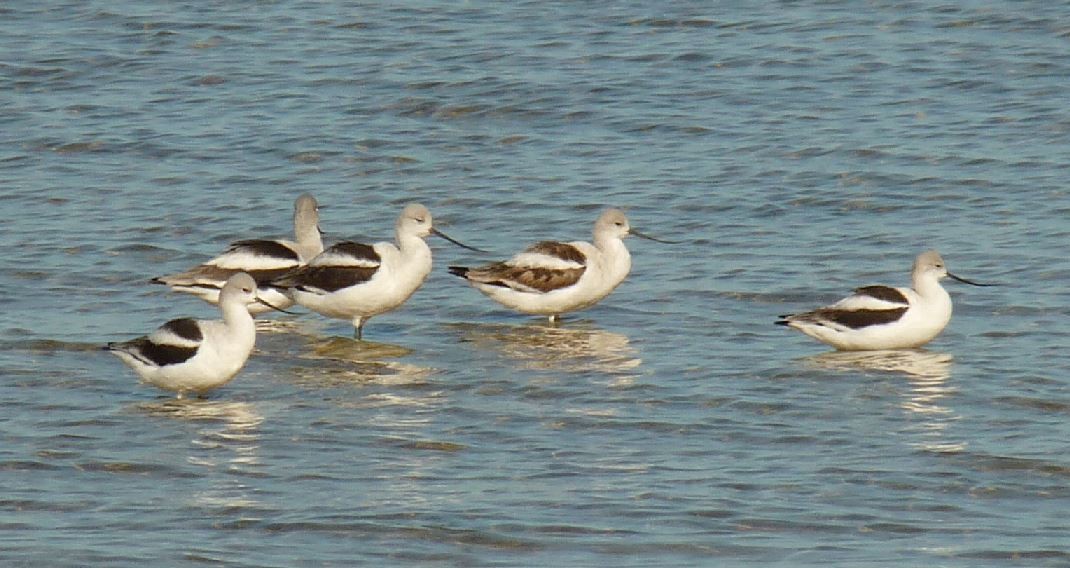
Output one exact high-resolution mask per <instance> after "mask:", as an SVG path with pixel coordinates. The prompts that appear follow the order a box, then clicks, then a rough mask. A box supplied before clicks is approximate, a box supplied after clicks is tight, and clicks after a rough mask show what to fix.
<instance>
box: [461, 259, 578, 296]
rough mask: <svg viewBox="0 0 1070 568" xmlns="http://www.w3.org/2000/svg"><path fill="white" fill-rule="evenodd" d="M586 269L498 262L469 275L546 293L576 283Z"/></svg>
mask: <svg viewBox="0 0 1070 568" xmlns="http://www.w3.org/2000/svg"><path fill="white" fill-rule="evenodd" d="M585 270H586V268H570V269H559V268H558V269H550V268H526V267H520V266H509V265H507V264H504V263H498V264H492V265H490V266H488V267H486V268H481V269H476V270H473V271H471V272H469V275H470V276H476V278H474V279H475V280H476V281H478V282H483V283H485V284H491V285H494V286H502V287H506V288H514V289H519V290H522V291H525V292H526V291H530V290H532V289H534V290H538V291H539V292H543V293H545V292H553V291H554V290H557V289H559V288H565V287H568V286H571V285H573V284H575V283H576V282H577V281H578V280H579V279H580V277H581V276H583V273H584V271H585ZM473 273H478V274H473ZM525 288H526V289H525Z"/></svg>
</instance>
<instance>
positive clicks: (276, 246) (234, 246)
mask: <svg viewBox="0 0 1070 568" xmlns="http://www.w3.org/2000/svg"><path fill="white" fill-rule="evenodd" d="M238 251H243V252H248V253H249V254H253V255H256V256H269V257H271V258H282V259H286V260H292V261H294V262H301V257H300V256H298V254H297V251H295V250H293V249H291V248H290V247H288V246H286V245H284V244H282V243H280V242H278V241H269V240H263V239H250V240H245V241H237V242H234V243H231V244H230V249H228V250H227V252H238Z"/></svg>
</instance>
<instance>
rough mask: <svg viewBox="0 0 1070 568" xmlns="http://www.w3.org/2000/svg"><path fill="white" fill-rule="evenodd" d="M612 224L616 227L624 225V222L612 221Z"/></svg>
mask: <svg viewBox="0 0 1070 568" xmlns="http://www.w3.org/2000/svg"><path fill="white" fill-rule="evenodd" d="M613 224H614V225H616V226H618V227H623V226H624V223H621V222H620V221H617V222H616V223H613Z"/></svg>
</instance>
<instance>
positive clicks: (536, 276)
mask: <svg viewBox="0 0 1070 568" xmlns="http://www.w3.org/2000/svg"><path fill="white" fill-rule="evenodd" d="M629 235H635V236H637V237H640V238H643V239H648V240H651V241H657V242H661V243H671V242H672V241H664V240H661V239H655V238H653V237H650V236H648V235H644V234H643V233H640V232H638V231H636V230H635V229H632V228H631V225H630V224H629V223H628V218H627V217H626V216H625V215H624V212H623V211H621V210H620V209H607V210H606V211H605V212H603V213H602V214H601V215H600V216H599V217H598V220H597V221H595V223H594V244H591V243H588V242H584V241H573V242H568V243H563V242H557V241H542V242H539V243H535V244H534V245H532V246H530V247H528V248H527V249H526V250H524V251H523V252H521V253H520V254H517V255H516V256H514V257H513V258H511V259H509V260H506V261H504V262H495V263H492V264H488V265H486V266H480V267H477V268H468V267H466V266H451V267H450V273H451V274H454V275H456V276H460V277H461V278H464V279H465V280H467V281H468V283H469V284H471V285H472V286H474V287H475V288H476V289H477V290H479V291H480V292H482V293H484V294H486V295H487V296H489V297H490V298H491V299H492V300H494V301H496V302H498V303H499V304H502V305H503V306H505V307H507V308H512V309H514V310H516V311H518V312H522V313H525V314H533V315H543V316H549V318H550V321H551V322H554V321H557V319H558V318H559V317H560V316H561V314H564V313H567V312H574V311H577V310H582V309H585V308H589V307H591V306H593V305H595V304H596V303H598V302H599V301H601V300H602V299H603V298H605V297H606V296H608V295H609V294H610V292H612V291H613V290H614V289H615V288H616V287H617V286H618V285H620V283H621V282H623V281H624V278H625V277H626V276H628V272H629V271H630V270H631V268H632V257H631V255H630V254H629V253H628V249H627V247H625V246H624V240H623V239H624V238H625V237H627V236H629Z"/></svg>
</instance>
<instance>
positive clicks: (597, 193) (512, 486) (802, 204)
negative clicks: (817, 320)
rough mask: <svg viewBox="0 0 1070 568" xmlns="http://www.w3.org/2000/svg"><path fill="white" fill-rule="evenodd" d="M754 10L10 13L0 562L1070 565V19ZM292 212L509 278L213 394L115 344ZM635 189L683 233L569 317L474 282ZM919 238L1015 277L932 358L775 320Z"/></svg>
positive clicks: (645, 254) (187, 7)
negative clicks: (421, 212)
mask: <svg viewBox="0 0 1070 568" xmlns="http://www.w3.org/2000/svg"><path fill="white" fill-rule="evenodd" d="M395 4H404V6H397V5H395ZM724 4H725V5H721V6H712V7H711V6H710V5H708V3H705V2H674V3H671V4H668V3H667V4H664V5H660V4H659V3H653V4H651V3H649V2H624V3H615V4H612V5H607V6H603V5H597V6H596V5H589V4H588V3H570V2H566V3H553V2H519V3H497V2H479V1H473V2H441V3H423V2H410V3H375V2H371V3H351V2H298V3H276V2H251V1H240V0H239V1H234V2H223V3H195V2H173V3H158V2H148V1H144V0H117V1H112V2H73V1H67V2H59V1H57V2H43V3H37V2H22V1H16V2H8V3H5V4H4V5H3V6H0V31H2V33H0V54H2V56H0V85H2V88H0V103H2V107H0V108H3V111H2V113H0V203H2V204H3V208H4V211H5V213H6V214H5V221H4V223H3V224H2V225H0V245H2V247H3V251H4V258H5V263H4V267H5V270H3V271H2V272H0V342H2V344H3V349H2V350H0V376H2V380H0V403H2V405H3V408H4V411H3V413H2V414H0V433H2V434H0V435H2V444H0V513H2V516H0V564H3V565H5V566H22V565H25V566H39V565H48V566H90V565H92V566H135V565H136V566H142V565H144V563H145V562H146V561H149V560H155V561H156V562H157V564H162V565H175V564H186V563H188V564H206V565H222V566H236V567H237V566H328V565H333V566H349V565H421V566H536V565H543V566H607V565H610V566H618V567H625V566H637V567H638V566H644V567H645V566H670V565H688V566H695V565H707V566H737V565H751V564H762V565H779V566H818V565H828V564H834V565H837V566H870V565H883V566H918V565H932V566H962V567H966V566H971V567H972V566H982V565H985V566H1065V565H1067V564H1068V563H1070V520H1068V517H1067V514H1066V511H1067V509H1068V507H1070V459H1068V458H1067V451H1066V450H1067V443H1068V442H1067V441H1068V440H1070V426H1068V418H1070V394H1068V392H1070V391H1068V388H1067V387H1068V381H1070V372H1068V371H1070V364H1068V360H1070V358H1068V356H1067V350H1066V346H1067V343H1068V339H1070V323H1068V318H1067V316H1068V315H1070V308H1068V307H1067V304H1068V301H1070V296H1068V294H1067V293H1066V291H1065V289H1066V282H1067V281H1068V279H1070V260H1068V259H1067V255H1066V252H1065V251H1066V250H1067V245H1068V237H1070V225H1068V224H1067V218H1068V215H1070V199H1068V196H1067V189H1066V188H1067V186H1068V180H1070V166H1068V164H1070V160H1068V157H1070V110H1068V106H1067V104H1066V101H1067V98H1066V92H1067V86H1068V83H1067V81H1068V77H1070V5H1067V4H1065V3H1061V2H1046V1H1045V2H1040V1H1027V2H1017V3H1013V4H1006V3H1001V2H987V1H964V2H950V1H943V2H939V1H938V2H912V1H890V2H883V1H875V2H866V3H852V2H790V3H774V2H767V3H743V4H742V5H733V4H732V3H724ZM302 192H311V193H313V194H314V195H315V196H316V197H317V198H318V199H319V200H320V202H321V203H323V204H324V205H325V207H324V209H323V212H322V226H323V229H324V230H325V231H326V232H327V233H328V236H329V239H341V238H360V239H376V240H382V239H386V238H389V237H390V236H391V235H390V232H391V230H392V226H393V220H394V218H395V217H396V216H397V213H398V212H399V211H400V209H401V207H402V206H403V204H405V203H408V202H413V201H420V202H423V203H425V204H427V205H428V206H429V207H430V208H431V210H432V212H433V213H434V214H435V216H436V222H437V223H439V225H440V227H441V228H442V229H443V230H445V231H446V232H447V233H449V234H450V235H451V236H453V237H455V238H457V239H460V240H462V241H465V242H467V243H469V244H472V245H475V246H479V247H483V248H488V249H492V250H493V251H494V252H495V253H496V254H495V255H479V254H475V253H470V252H468V251H464V250H462V249H459V248H455V247H452V246H450V245H449V244H448V243H445V242H444V241H441V240H435V241H433V242H432V245H433V249H434V254H435V257H436V269H435V271H434V272H433V273H432V275H431V277H430V278H429V279H428V281H427V282H426V284H425V286H424V287H423V288H422V289H421V290H420V291H419V292H418V293H417V294H416V295H415V296H414V297H413V298H412V299H411V300H410V301H409V302H408V303H407V304H406V305H405V306H404V307H403V308H402V309H400V310H398V311H396V312H394V313H391V314H387V315H384V316H381V317H379V318H375V319H373V320H372V321H371V323H370V324H369V325H368V327H367V328H366V330H365V336H366V338H367V339H369V340H370V341H369V342H367V343H366V344H356V343H354V342H352V341H350V340H349V337H350V335H351V333H352V329H351V327H350V326H349V325H348V324H347V323H346V322H342V321H330V320H325V319H323V318H320V317H319V316H316V315H314V314H308V313H302V314H300V315H297V316H282V317H278V318H272V319H274V320H276V321H279V322H281V323H280V324H278V325H277V326H276V327H277V329H276V330H274V331H270V332H265V333H262V334H261V335H260V336H259V338H258V348H257V352H256V353H255V354H254V356H253V358H252V359H251V360H250V361H249V363H248V365H247V366H246V368H245V370H244V371H243V372H242V373H241V375H239V377H238V378H237V379H236V380H235V381H234V382H232V383H231V384H229V385H227V386H226V387H224V388H222V389H219V390H218V391H216V392H214V393H213V394H212V395H211V396H210V397H209V398H208V399H206V400H193V401H175V400H174V399H173V398H172V397H170V396H168V395H167V394H166V393H163V392H160V391H157V390H155V389H153V388H151V387H148V386H145V385H141V384H139V383H138V382H137V381H136V379H135V377H134V375H133V373H131V372H130V371H129V370H128V369H127V368H125V367H124V366H122V365H121V363H120V362H119V361H118V360H117V359H115V358H114V357H112V356H110V355H108V354H107V353H104V352H102V351H99V347H100V345H101V344H102V343H104V342H107V341H112V340H118V339H125V338H129V337H132V336H135V335H140V334H142V333H145V332H147V331H150V330H151V329H153V328H154V327H155V326H157V325H159V324H160V323H162V322H163V321H165V320H167V319H169V318H172V317H179V316H187V315H190V316H196V317H213V316H214V314H215V312H214V311H213V310H212V308H211V307H209V306H207V305H203V304H201V303H199V302H198V301H196V300H193V299H191V298H186V297H176V296H174V295H171V294H169V293H167V292H166V290H163V289H161V288H159V287H153V286H150V285H148V284H147V280H148V278H150V277H151V276H155V275H159V274H163V273H167V272H173V271H176V270H180V269H184V268H186V267H188V266H190V265H193V264H196V263H198V262H200V261H202V260H204V259H206V258H208V257H210V256H212V255H214V254H216V253H218V252H220V251H221V250H222V249H223V247H224V246H225V245H226V244H227V243H228V242H230V241H232V240H236V239H241V238H249V237H269V236H270V237H275V236H280V237H281V236H286V235H287V234H288V233H289V232H290V226H289V225H290V215H291V208H292V203H293V199H294V198H295V197H296V196H297V195H299V194H300V193H302ZM609 205H617V206H623V207H627V208H628V211H629V216H630V218H631V220H632V223H633V225H634V226H635V227H636V228H638V229H640V230H643V231H645V232H648V233H651V234H654V235H657V236H661V237H664V238H668V239H676V240H681V241H684V243H683V244H679V245H661V244H657V243H651V242H647V241H640V240H637V239H632V240H629V241H628V244H629V246H630V248H631V250H632V253H633V260H634V267H633V271H632V274H631V275H630V277H629V279H628V280H627V281H626V282H625V283H624V285H622V286H621V287H620V288H619V289H618V290H617V291H616V292H615V293H614V294H613V295H612V296H610V297H609V298H608V299H606V300H605V301H604V302H602V303H601V304H600V305H598V306H596V307H595V308H593V309H591V310H588V311H586V312H583V313H580V314H577V315H574V316H572V317H570V318H568V319H567V320H566V321H565V322H564V323H563V325H561V326H560V327H557V328H553V327H548V326H547V325H546V324H545V323H544V322H543V321H542V320H541V319H538V318H531V317H526V316H522V315H517V314H513V313H510V312H508V311H506V310H504V309H501V308H499V307H498V306H497V305H495V304H493V303H491V302H490V301H489V300H487V299H486V298H484V297H482V296H481V295H479V294H478V293H476V292H475V291H473V290H471V289H468V288H467V287H466V286H465V285H463V283H461V282H460V281H458V280H457V279H455V278H453V277H451V276H450V275H449V274H447V273H446V271H445V267H446V266H447V265H448V264H454V263H472V262H481V261H486V260H492V259H495V258H497V257H500V256H506V255H509V254H511V253H513V252H515V251H517V250H519V249H520V248H521V247H522V246H524V245H526V244H527V243H530V242H532V241H534V240H538V239H545V238H559V239H579V238H587V237H588V235H589V232H590V227H591V223H592V222H593V220H594V218H595V216H597V214H598V211H599V210H601V209H602V208H603V207H605V206H609ZM930 247H934V248H938V249H939V250H940V251H941V252H942V253H943V254H944V257H945V258H946V259H947V261H948V264H949V267H950V268H951V270H952V271H954V272H956V273H958V274H961V275H963V276H966V277H970V278H974V279H977V280H982V281H993V282H999V283H1002V284H1004V286H1001V287H996V288H983V289H982V288H970V287H967V286H963V285H959V284H955V283H952V282H949V283H948V288H949V289H950V290H951V293H952V297H953V299H954V301H955V315H954V318H953V319H952V322H951V325H950V326H949V328H948V329H947V330H946V331H945V332H944V333H943V334H942V335H941V336H940V337H939V338H938V339H937V340H936V341H934V342H933V343H931V344H930V345H929V346H928V347H927V348H926V349H925V350H922V351H917V352H905V353H902V354H898V355H895V356H882V357H859V356H850V355H837V354H834V353H830V352H829V351H828V349H827V348H825V347H824V346H822V345H820V344H818V343H816V342H814V341H812V340H810V339H809V338H806V337H804V336H802V335H801V334H798V333H795V332H792V331H790V330H787V329H784V328H780V327H776V326H773V325H772V322H773V320H774V319H775V318H776V316H777V315H778V314H781V313H785V312H790V311H796V310H800V309H804V308H808V307H814V306H817V305H820V304H822V303H826V302H830V301H833V300H835V299H837V298H839V297H841V296H842V295H844V294H845V293H847V292H849V291H850V289H851V288H852V287H854V286H858V285H862V284H871V283H886V284H894V285H903V284H906V283H907V281H908V277H909V274H908V273H909V267H910V263H911V261H912V259H913V257H914V256H915V255H916V254H917V253H918V252H921V251H922V250H924V249H926V248H930Z"/></svg>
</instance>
